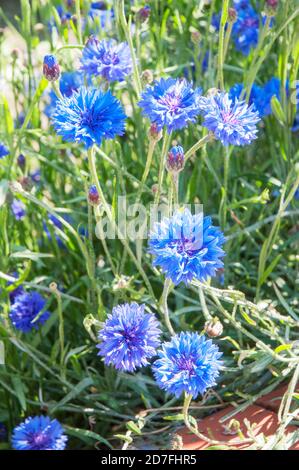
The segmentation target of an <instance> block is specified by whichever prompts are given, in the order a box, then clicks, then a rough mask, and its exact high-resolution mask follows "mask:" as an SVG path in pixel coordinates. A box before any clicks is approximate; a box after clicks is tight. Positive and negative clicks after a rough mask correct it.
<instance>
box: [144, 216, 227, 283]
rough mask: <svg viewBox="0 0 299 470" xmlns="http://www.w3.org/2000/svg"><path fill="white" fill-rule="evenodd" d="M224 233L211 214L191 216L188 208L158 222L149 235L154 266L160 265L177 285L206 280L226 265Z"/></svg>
mask: <svg viewBox="0 0 299 470" xmlns="http://www.w3.org/2000/svg"><path fill="white" fill-rule="evenodd" d="M224 242H225V238H224V235H223V233H222V232H221V230H220V229H219V228H218V227H214V226H213V225H212V222H211V217H204V216H203V214H202V213H199V214H195V215H192V214H191V212H190V210H189V209H188V208H185V209H183V210H178V211H176V212H175V214H174V215H173V216H172V217H171V218H169V219H168V218H166V217H165V218H164V219H163V220H162V221H161V222H156V224H155V225H154V229H153V231H152V232H151V234H150V240H149V253H151V254H152V255H154V261H153V264H154V266H160V267H161V269H162V271H163V273H164V274H165V276H166V277H167V278H170V279H171V280H172V282H173V283H174V284H176V285H177V284H179V283H180V282H184V283H185V284H188V283H189V282H191V281H192V279H193V278H195V279H198V280H199V281H205V280H206V279H208V278H209V277H212V276H215V275H216V271H217V269H219V268H222V267H223V262H222V261H221V258H223V256H225V252H224V251H223V250H222V248H221V247H222V245H223V243H224Z"/></svg>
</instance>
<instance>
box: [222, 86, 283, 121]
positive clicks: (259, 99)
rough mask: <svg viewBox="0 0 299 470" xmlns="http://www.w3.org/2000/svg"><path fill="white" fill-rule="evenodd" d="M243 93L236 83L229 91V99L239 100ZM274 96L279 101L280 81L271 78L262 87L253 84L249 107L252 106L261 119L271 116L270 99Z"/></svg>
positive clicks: (241, 87)
mask: <svg viewBox="0 0 299 470" xmlns="http://www.w3.org/2000/svg"><path fill="white" fill-rule="evenodd" d="M242 91H243V85H242V84H241V83H237V84H236V85H234V86H233V87H232V88H231V89H230V91H229V97H230V98H231V99H232V100H233V101H235V100H236V99H239V98H240V96H241V93H242ZM273 96H276V98H277V99H278V100H280V80H279V79H278V78H276V77H272V78H271V79H270V80H269V81H268V82H266V83H265V85H264V86H259V85H256V84H255V83H254V84H253V87H252V90H251V93H250V97H249V105H251V104H253V105H254V108H255V109H256V111H258V113H259V116H260V117H261V118H263V117H266V116H269V115H270V114H272V108H271V99H272V98H273Z"/></svg>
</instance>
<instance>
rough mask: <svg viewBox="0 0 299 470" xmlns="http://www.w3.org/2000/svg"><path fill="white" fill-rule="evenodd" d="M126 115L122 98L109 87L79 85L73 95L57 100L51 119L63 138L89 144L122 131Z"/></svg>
mask: <svg viewBox="0 0 299 470" xmlns="http://www.w3.org/2000/svg"><path fill="white" fill-rule="evenodd" d="M125 117H126V116H125V114H124V112H123V109H122V107H121V104H120V101H119V100H118V99H117V98H115V97H114V96H113V95H112V93H111V92H110V91H107V92H106V93H104V92H102V91H101V90H98V89H96V88H86V87H80V88H79V89H78V91H75V92H74V93H73V94H72V96H71V97H70V98H67V97H64V98H63V99H61V100H58V102H57V105H56V109H55V113H54V114H53V116H52V121H53V124H54V127H55V130H56V132H57V134H59V135H61V136H62V138H63V140H66V141H68V142H81V143H83V144H84V145H85V147H86V148H89V147H91V146H92V145H93V144H98V145H100V144H101V142H102V140H103V139H114V138H115V137H116V136H117V135H123V133H124V129H125Z"/></svg>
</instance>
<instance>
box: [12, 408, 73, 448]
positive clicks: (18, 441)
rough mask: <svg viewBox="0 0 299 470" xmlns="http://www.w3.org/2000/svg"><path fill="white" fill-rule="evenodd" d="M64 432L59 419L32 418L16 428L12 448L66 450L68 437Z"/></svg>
mask: <svg viewBox="0 0 299 470" xmlns="http://www.w3.org/2000/svg"><path fill="white" fill-rule="evenodd" d="M63 432H64V431H63V428H62V426H61V424H60V423H59V421H57V419H52V420H51V419H50V418H49V417H48V416H35V417H34V418H32V417H30V418H27V419H26V420H25V421H24V422H23V423H21V424H19V425H18V426H16V427H15V429H14V431H13V435H12V447H13V448H14V449H15V450H64V448H65V446H66V443H67V436H66V435H65V434H63Z"/></svg>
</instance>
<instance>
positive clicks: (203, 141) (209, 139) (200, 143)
mask: <svg viewBox="0 0 299 470" xmlns="http://www.w3.org/2000/svg"><path fill="white" fill-rule="evenodd" d="M212 140H214V135H213V134H212V133H209V134H207V135H205V136H204V137H202V138H201V139H200V140H198V141H197V142H196V144H194V145H193V146H192V147H191V148H190V149H189V150H187V152H186V153H185V163H186V161H187V160H188V159H189V158H190V157H191V155H193V154H194V153H195V152H197V150H198V149H200V148H201V147H203V146H204V145H206V144H207V143H208V142H212Z"/></svg>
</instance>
